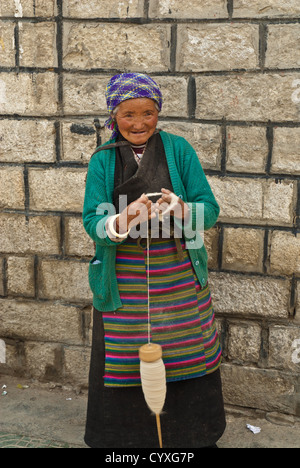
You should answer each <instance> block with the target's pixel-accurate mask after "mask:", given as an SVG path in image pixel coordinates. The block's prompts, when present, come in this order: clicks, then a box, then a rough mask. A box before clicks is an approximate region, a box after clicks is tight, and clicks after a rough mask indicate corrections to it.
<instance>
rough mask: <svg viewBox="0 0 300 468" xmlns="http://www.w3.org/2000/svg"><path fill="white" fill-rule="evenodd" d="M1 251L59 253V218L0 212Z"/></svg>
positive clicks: (12, 252)
mask: <svg viewBox="0 0 300 468" xmlns="http://www.w3.org/2000/svg"><path fill="white" fill-rule="evenodd" d="M0 246H1V252H2V253H11V254H13V255H14V254H23V255H26V254H42V255H47V254H48V255H57V254H59V253H60V218H59V217H57V216H53V217H52V216H32V217H29V219H28V220H26V218H25V216H24V215H19V214H8V213H0Z"/></svg>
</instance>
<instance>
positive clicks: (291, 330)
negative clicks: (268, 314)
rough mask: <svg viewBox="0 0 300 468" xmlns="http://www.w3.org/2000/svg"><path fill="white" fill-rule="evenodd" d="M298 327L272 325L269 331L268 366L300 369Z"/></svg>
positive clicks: (296, 370) (280, 368)
mask: <svg viewBox="0 0 300 468" xmlns="http://www.w3.org/2000/svg"><path fill="white" fill-rule="evenodd" d="M299 355H300V327H291V326H282V325H274V326H271V327H270V331H269V366H270V367H275V368H276V369H279V370H284V371H288V370H289V371H292V372H296V373H299V371H300V358H299Z"/></svg>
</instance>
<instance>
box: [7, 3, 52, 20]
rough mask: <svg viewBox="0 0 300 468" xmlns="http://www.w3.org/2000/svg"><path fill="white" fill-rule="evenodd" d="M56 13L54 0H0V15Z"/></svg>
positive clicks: (31, 15) (36, 15)
mask: <svg viewBox="0 0 300 468" xmlns="http://www.w3.org/2000/svg"><path fill="white" fill-rule="evenodd" d="M55 14H56V0H1V4H0V16H4V17H6V16H15V17H16V18H28V17H38V16H41V17H51V16H54V15H55Z"/></svg>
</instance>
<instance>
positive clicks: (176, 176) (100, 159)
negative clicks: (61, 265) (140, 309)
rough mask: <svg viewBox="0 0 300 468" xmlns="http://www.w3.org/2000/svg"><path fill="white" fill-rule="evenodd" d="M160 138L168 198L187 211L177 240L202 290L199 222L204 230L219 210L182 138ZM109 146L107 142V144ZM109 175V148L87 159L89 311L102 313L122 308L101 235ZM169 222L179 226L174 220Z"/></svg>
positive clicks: (111, 256)
mask: <svg viewBox="0 0 300 468" xmlns="http://www.w3.org/2000/svg"><path fill="white" fill-rule="evenodd" d="M160 135H161V138H162V141H163V145H164V148H165V152H166V158H167V163H168V167H169V172H170V178H171V182H172V185H173V189H174V193H175V194H176V195H177V196H179V197H180V198H182V200H183V201H185V202H186V203H187V204H188V205H189V208H190V213H191V216H190V217H189V222H188V224H187V225H184V228H183V235H184V238H185V241H186V247H187V249H188V251H189V255H190V259H191V262H192V264H193V267H194V271H195V273H196V275H197V278H198V280H199V282H200V284H201V285H202V286H205V284H206V283H207V278H208V271H207V253H206V250H205V247H204V245H203V240H202V238H203V233H202V236H201V235H200V233H199V232H198V228H199V220H201V219H203V228H204V230H208V229H210V228H211V227H213V226H214V224H215V223H216V221H217V219H218V216H219V212H220V208H219V205H218V203H217V202H216V199H215V197H214V195H213V193H212V190H211V188H210V186H209V183H208V181H207V179H206V177H205V174H204V172H203V169H202V167H201V164H200V162H199V159H198V156H197V154H196V152H195V150H194V149H193V148H192V146H191V145H190V144H189V143H188V142H187V141H186V140H185V139H184V138H182V137H179V136H176V135H172V134H170V133H167V132H164V131H161V132H160ZM114 142H115V140H112V141H110V142H109V143H114ZM104 146H105V145H103V146H102V147H104ZM114 173H115V149H114V148H113V149H108V150H102V151H100V152H98V153H96V154H95V155H94V156H93V157H92V159H91V160H90V163H89V168H88V174H87V181H86V190H85V199H84V207H83V225H84V228H85V230H86V232H87V233H88V235H89V236H90V237H91V238H92V239H93V241H94V242H95V243H96V252H95V256H94V258H93V259H92V260H91V262H90V265H89V284H90V288H91V290H92V292H93V305H94V307H95V308H96V309H98V310H101V311H103V312H105V311H113V310H116V309H118V308H120V307H122V302H121V299H120V295H119V290H118V283H117V277H116V270H115V262H116V251H117V246H118V245H119V243H116V242H113V241H112V240H111V239H110V238H109V237H108V235H107V233H106V230H105V223H106V221H107V218H108V217H109V216H110V215H112V214H114V212H113V211H112V208H111V207H112V203H113V191H114ZM175 222H176V223H177V224H178V223H180V222H179V220H178V221H177V220H176V218H175ZM200 224H201V223H200ZM123 242H124V241H123Z"/></svg>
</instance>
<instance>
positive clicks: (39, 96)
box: [0, 72, 58, 116]
mask: <svg viewBox="0 0 300 468" xmlns="http://www.w3.org/2000/svg"><path fill="white" fill-rule="evenodd" d="M57 101H58V98H57V76H56V75H55V74H54V73H51V72H46V73H30V74H29V73H19V74H17V73H14V72H11V73H0V107H1V114H7V115H16V114H20V115H22V116H23V115H27V116H30V115H34V116H36V115H39V116H43V115H53V114H56V112H57Z"/></svg>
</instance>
